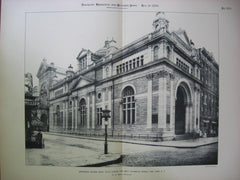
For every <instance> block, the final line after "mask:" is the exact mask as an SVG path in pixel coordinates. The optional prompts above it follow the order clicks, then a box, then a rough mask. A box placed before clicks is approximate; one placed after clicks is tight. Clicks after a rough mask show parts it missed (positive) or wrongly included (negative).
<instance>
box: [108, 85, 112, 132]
mask: <svg viewBox="0 0 240 180" xmlns="http://www.w3.org/2000/svg"><path fill="white" fill-rule="evenodd" d="M108 109H109V110H110V118H108V128H112V86H110V87H109V88H108Z"/></svg>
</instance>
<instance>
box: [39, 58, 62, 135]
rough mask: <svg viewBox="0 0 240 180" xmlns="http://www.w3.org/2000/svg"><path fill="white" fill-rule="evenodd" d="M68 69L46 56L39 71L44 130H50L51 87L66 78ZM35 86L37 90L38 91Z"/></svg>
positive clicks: (41, 115)
mask: <svg viewBox="0 0 240 180" xmlns="http://www.w3.org/2000/svg"><path fill="white" fill-rule="evenodd" d="M65 76H66V70H65V69H63V68H60V67H57V66H55V65H54V63H50V64H48V63H47V60H46V59H45V58H44V59H43V61H42V62H41V65H40V67H39V69H38V72H37V78H38V80H39V87H38V95H39V104H38V113H37V116H38V118H39V119H40V120H41V121H42V122H43V130H44V131H48V130H49V101H50V91H49V89H50V87H51V86H52V84H53V83H55V82H57V81H58V80H60V79H62V78H64V77H65ZM36 91H37V90H36V88H35V92H36Z"/></svg>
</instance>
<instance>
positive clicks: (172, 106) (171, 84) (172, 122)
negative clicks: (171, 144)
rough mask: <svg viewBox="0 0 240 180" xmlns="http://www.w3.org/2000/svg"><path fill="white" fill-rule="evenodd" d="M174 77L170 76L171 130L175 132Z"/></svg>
mask: <svg viewBox="0 0 240 180" xmlns="http://www.w3.org/2000/svg"><path fill="white" fill-rule="evenodd" d="M174 78H175V77H174V75H173V74H170V81H171V82H170V88H171V89H170V130H174V124H175V91H174V89H173V84H174Z"/></svg>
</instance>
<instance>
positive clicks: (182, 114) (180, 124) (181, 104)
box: [175, 86, 186, 135]
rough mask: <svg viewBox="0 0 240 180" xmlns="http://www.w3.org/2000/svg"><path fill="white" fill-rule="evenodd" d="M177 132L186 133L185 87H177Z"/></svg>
mask: <svg viewBox="0 0 240 180" xmlns="http://www.w3.org/2000/svg"><path fill="white" fill-rule="evenodd" d="M175 107H176V109H175V134H177V135H178V134H184V133H185V123H186V122H185V119H186V93H185V90H184V89H183V87H181V86H179V87H178V89H177V100H176V104H175Z"/></svg>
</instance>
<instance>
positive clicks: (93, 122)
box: [92, 91, 96, 129]
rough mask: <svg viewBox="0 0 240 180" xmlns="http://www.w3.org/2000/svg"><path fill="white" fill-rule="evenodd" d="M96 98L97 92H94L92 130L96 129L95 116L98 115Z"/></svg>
mask: <svg viewBox="0 0 240 180" xmlns="http://www.w3.org/2000/svg"><path fill="white" fill-rule="evenodd" d="M95 98H96V92H95V91H93V92H92V129H94V128H95V114H96V102H95Z"/></svg>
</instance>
